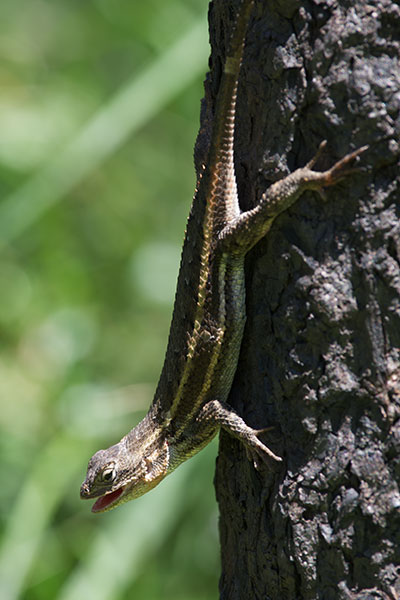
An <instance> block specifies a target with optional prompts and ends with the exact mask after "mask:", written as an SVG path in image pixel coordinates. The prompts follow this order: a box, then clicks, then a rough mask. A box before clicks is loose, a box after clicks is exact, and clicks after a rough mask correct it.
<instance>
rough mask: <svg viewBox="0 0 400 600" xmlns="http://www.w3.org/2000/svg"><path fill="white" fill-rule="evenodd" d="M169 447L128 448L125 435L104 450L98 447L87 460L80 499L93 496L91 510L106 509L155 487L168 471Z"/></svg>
mask: <svg viewBox="0 0 400 600" xmlns="http://www.w3.org/2000/svg"><path fill="white" fill-rule="evenodd" d="M168 459H169V451H168V445H167V444H166V443H165V444H164V447H163V448H158V449H157V452H155V453H154V452H153V455H152V454H148V453H146V452H143V448H141V451H140V452H132V450H131V451H129V450H128V447H127V444H126V438H123V439H122V440H121V441H120V442H119V443H118V444H115V445H114V446H111V447H110V448H108V449H107V450H99V451H98V452H96V454H94V455H93V456H92V458H91V459H90V461H89V464H88V468H87V473H86V479H85V481H84V482H83V483H82V485H81V490H80V496H81V498H83V499H91V498H97V500H96V502H95V503H94V504H93V506H92V512H95V513H98V512H106V511H108V510H111V509H113V508H116V507H117V506H119V505H120V504H122V503H124V502H127V501H128V500H133V499H134V498H138V497H139V496H142V495H143V494H145V493H146V492H148V491H149V490H150V489H152V488H153V487H155V486H156V485H157V484H158V483H159V482H160V481H161V479H163V478H164V477H165V475H166V474H167V472H168Z"/></svg>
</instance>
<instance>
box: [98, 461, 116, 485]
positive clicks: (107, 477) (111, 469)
mask: <svg viewBox="0 0 400 600" xmlns="http://www.w3.org/2000/svg"><path fill="white" fill-rule="evenodd" d="M116 474H117V472H116V470H115V465H108V466H107V467H105V469H104V470H103V471H102V473H101V479H102V480H103V481H105V482H106V483H110V482H111V481H114V479H115V476H116Z"/></svg>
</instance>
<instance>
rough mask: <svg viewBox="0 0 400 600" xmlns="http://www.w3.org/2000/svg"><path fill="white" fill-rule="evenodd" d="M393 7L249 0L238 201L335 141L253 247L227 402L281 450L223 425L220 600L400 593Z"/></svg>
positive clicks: (215, 21)
mask: <svg viewBox="0 0 400 600" xmlns="http://www.w3.org/2000/svg"><path fill="white" fill-rule="evenodd" d="M237 6H238V2H236V1H234V0H229V1H228V0H215V1H214V3H213V4H212V6H211V11H210V26H211V39H212V44H213V54H212V60H211V75H210V77H209V78H208V80H207V82H206V98H205V102H204V104H203V115H202V129H201V132H200V135H199V139H198V144H197V151H196V161H197V164H199V162H201V160H202V158H203V156H204V151H205V148H206V146H207V139H208V137H207V136H208V132H209V131H210V125H211V123H212V111H213V107H214V102H215V96H216V92H217V90H218V84H219V79H220V74H221V65H222V64H223V57H224V53H225V49H226V45H227V43H228V41H229V32H230V31H231V29H232V22H233V19H234V12H235V10H234V9H235V7H237ZM399 34H400V7H399V3H398V2H394V1H391V0H379V1H378V0H372V1H371V2H366V1H365V0H354V1H351V2H350V1H344V0H335V1H334V0H314V1H309V2H298V1H295V0H268V1H267V0H256V7H255V10H254V14H253V17H252V19H251V24H250V29H249V33H248V38H247V45H246V50H245V57H244V64H243V68H242V71H241V79H240V85H239V100H238V108H237V130H236V158H235V160H236V171H237V178H238V185H239V191H240V198H241V205H242V208H243V209H248V208H250V207H251V206H253V205H254V204H255V203H256V201H257V198H258V197H260V195H261V193H262V191H263V190H264V189H265V188H266V187H267V186H268V185H270V184H271V183H272V182H273V181H274V180H276V179H277V178H279V177H282V176H283V175H285V174H286V173H288V172H289V171H293V170H294V169H295V168H297V167H299V166H303V165H304V164H305V163H306V162H307V161H308V160H309V159H310V158H311V157H312V156H313V155H314V153H315V151H316V149H317V147H318V145H319V143H320V142H321V141H322V140H323V139H326V140H328V150H327V152H326V153H325V156H324V157H323V159H322V160H321V161H320V163H319V164H318V165H317V167H319V168H320V169H323V168H326V167H329V166H330V165H331V164H333V162H334V161H335V160H337V159H339V158H340V157H342V156H343V155H344V154H346V153H347V152H349V151H350V150H351V149H355V148H357V147H359V146H362V145H364V144H369V146H370V148H369V150H368V151H367V152H366V153H365V154H364V155H363V156H362V159H361V161H360V166H361V167H362V170H361V172H360V173H356V174H354V175H352V176H351V177H349V178H348V179H346V180H345V181H343V182H342V183H340V184H338V185H337V186H336V187H335V188H331V189H329V190H327V200H326V201H325V202H324V201H322V199H321V198H320V197H319V196H318V195H316V194H313V193H306V194H304V195H303V196H302V197H301V198H300V200H299V201H298V202H297V204H296V205H295V206H294V207H293V208H291V209H290V210H289V211H287V212H286V213H283V214H282V215H281V216H280V217H279V218H278V219H277V220H276V222H275V224H274V226H273V228H272V230H271V232H270V233H269V235H268V236H267V238H266V239H265V240H263V241H262V242H261V243H259V244H258V245H257V246H256V247H255V248H254V250H253V251H252V252H251V254H250V255H249V256H248V259H247V263H246V268H247V307H248V320H247V325H246V331H245V338H244V342H243V346H242V352H241V357H240V363H239V367H238V372H237V375H236V379H235V382H234V386H233V389H232V392H231V396H230V402H231V403H232V404H233V406H235V407H236V408H237V410H238V411H239V412H240V413H241V414H242V415H243V416H244V417H245V419H246V420H247V422H248V423H249V424H251V425H252V426H253V427H259V428H260V427H266V426H272V427H273V429H272V430H271V431H268V432H266V433H264V434H263V436H262V439H263V441H264V442H265V443H268V444H269V445H270V447H271V449H272V450H273V451H274V452H276V453H278V454H280V455H281V456H282V457H283V458H284V463H283V466H281V465H274V464H271V466H270V468H267V467H265V468H264V467H263V468H262V469H261V470H260V471H258V472H257V471H255V470H254V468H253V466H252V464H251V463H250V462H249V461H248V460H247V458H246V454H245V451H244V448H243V447H242V446H241V445H240V443H238V442H236V441H235V440H234V439H232V438H231V437H229V435H224V434H223V433H222V434H221V443H220V456H219V458H218V461H217V472H216V489H217V497H218V502H219V507H220V513H221V516H220V534H221V544H222V575H221V581H220V594H221V598H223V599H224V600H225V599H226V600H248V599H249V600H257V599H263V600H267V599H271V600H278V599H279V600H294V599H301V600H309V599H321V600H331V599H332V600H333V599H337V598H339V599H346V600H347V599H349V600H350V599H352V600H353V599H357V600H361V599H363V600H366V599H367V598H368V599H370V598H374V599H378V598H379V599H380V598H382V599H383V598H385V599H396V598H400V493H399V480H400V460H399V454H400V452H399V450H400V419H399V414H400V389H399V382H400V225H399V216H400V170H399V152H400V151H399V139H400V135H399V134H400V59H399V57H400V35H399Z"/></svg>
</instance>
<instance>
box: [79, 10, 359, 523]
mask: <svg viewBox="0 0 400 600" xmlns="http://www.w3.org/2000/svg"><path fill="white" fill-rule="evenodd" d="M253 3H254V0H243V1H242V4H241V6H240V8H239V12H238V15H237V19H236V28H235V31H234V34H233V36H232V39H231V45H230V51H229V53H228V56H227V58H226V63H225V69H224V73H223V76H222V80H221V84H220V90H219V93H218V99H217V106H216V111H215V119H214V128H213V134H212V140H211V145H210V150H209V157H208V163H207V166H205V167H204V169H203V173H202V176H201V177H200V180H199V182H198V186H197V189H196V192H195V196H194V200H193V205H192V210H191V213H190V215H189V220H188V224H187V229H186V236H185V241H184V246H183V251H182V259H181V267H180V272H179V277H178V285H177V292H176V298H175V306H174V313H173V318H172V323H171V329H170V334H169V341H168V347H167V353H166V357H165V362H164V366H163V370H162V373H161V377H160V381H159V383H158V386H157V390H156V393H155V396H154V400H153V402H152V404H151V406H150V409H149V412H148V414H147V415H146V417H145V418H144V419H143V420H142V421H141V422H140V423H139V424H138V425H137V426H136V427H134V428H133V429H132V430H131V431H130V432H129V433H128V434H127V435H126V436H125V437H123V438H122V440H121V441H120V442H119V443H117V444H115V445H114V446H111V447H110V448H108V449H107V450H99V451H98V452H97V453H96V454H95V455H94V456H93V457H92V458H91V460H90V461H89V466H88V471H87V476H86V479H85V481H84V483H83V484H82V487H81V497H82V498H98V500H97V501H96V502H95V504H94V506H93V508H92V510H93V511H94V512H105V511H107V510H111V509H112V508H115V507H116V506H119V505H120V504H122V503H123V502H127V501H128V500H132V499H134V498H137V497H139V496H141V495H143V494H145V493H146V492H148V491H149V490H150V489H152V488H153V487H154V486H156V485H157V484H158V483H159V482H160V481H161V480H162V479H163V478H164V477H165V476H166V475H168V474H169V473H171V472H172V471H173V470H174V469H176V467H177V466H178V465H180V464H181V463H182V462H183V461H185V460H187V459H188V458H190V457H191V456H193V455H194V454H196V453H197V452H199V451H200V450H201V449H202V448H203V447H204V446H205V445H206V444H208V443H209V442H210V441H211V439H212V438H213V437H214V436H215V435H216V434H217V432H218V431H219V429H220V428H221V427H222V428H224V429H226V430H227V431H229V432H230V433H231V434H232V435H234V436H235V437H237V438H239V439H240V440H241V441H242V442H243V443H244V444H245V446H246V449H247V450H248V453H249V455H250V457H252V458H253V460H254V462H255V464H256V465H257V462H258V459H259V458H261V459H263V460H265V461H268V460H271V459H273V460H275V461H280V460H281V458H280V457H278V456H276V455H275V454H274V453H273V452H272V451H271V450H270V449H269V448H267V446H265V445H264V444H263V443H262V442H261V441H260V440H259V438H258V435H259V434H260V433H261V431H258V430H254V429H252V428H251V427H249V426H248V425H246V423H245V422H244V421H243V419H242V418H241V417H240V416H239V415H238V414H237V413H236V412H235V411H234V410H233V409H232V407H230V406H229V405H228V404H227V403H226V401H227V398H228V395H229V391H230V388H231V385H232V380H233V376H234V373H235V370H236V366H237V361H238V356H239V351H240V344H241V340H242V336H243V329H244V325H245V321H246V314H245V289H244V270H243V264H244V257H245V255H246V253H247V252H248V250H249V249H250V248H252V247H253V246H254V244H256V243H257V241H258V240H259V239H260V238H262V237H263V236H264V235H266V233H267V232H268V230H269V229H270V227H271V224H272V223H273V221H274V219H275V218H276V217H277V216H278V215H279V214H280V213H281V212H282V211H284V210H286V209H287V208H289V206H291V205H292V204H293V203H294V202H295V201H296V200H297V198H298V197H299V196H300V195H301V194H302V193H303V192H304V191H305V190H308V189H311V190H317V191H321V190H322V189H323V188H324V187H326V186H330V185H334V184H335V183H337V181H339V180H340V179H342V178H343V177H345V176H346V175H347V174H348V173H349V172H351V171H350V170H349V169H348V167H349V165H350V163H351V162H352V161H353V160H354V159H355V158H356V157H357V156H358V155H359V154H360V153H361V152H363V151H364V150H365V147H364V148H360V149H359V150H357V151H355V152H352V153H351V154H348V155H347V156H345V157H344V158H343V159H342V160H341V161H339V162H337V163H336V164H335V165H334V166H333V167H332V168H331V169H329V170H328V171H325V172H322V173H319V172H316V171H313V170H312V167H313V165H314V163H315V160H316V158H317V157H315V159H313V160H312V161H310V163H308V164H307V165H306V166H305V167H304V168H302V169H298V170H296V171H295V172H294V173H292V174H290V175H289V176H287V177H286V178H285V179H283V180H281V181H278V182H277V183H274V184H273V185H272V186H271V187H270V188H269V189H268V190H267V191H266V192H265V194H263V196H262V197H261V199H260V202H259V203H258V205H257V206H256V207H255V208H254V209H252V210H250V211H247V212H241V210H240V208H239V201H238V195H237V189H236V179H235V169H234V159H233V142H234V121H235V108H236V92H237V85H238V78H239V71H240V65H241V61H242V54H243V47H244V40H245V35H246V30H247V27H248V21H249V18H250V14H251V10H252V7H253ZM322 146H323V145H321V148H320V150H321V149H322Z"/></svg>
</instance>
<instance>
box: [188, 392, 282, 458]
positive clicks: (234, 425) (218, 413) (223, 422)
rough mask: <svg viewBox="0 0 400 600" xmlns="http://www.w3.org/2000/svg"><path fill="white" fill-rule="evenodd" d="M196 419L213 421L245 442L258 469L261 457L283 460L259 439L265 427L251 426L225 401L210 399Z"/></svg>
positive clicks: (247, 451)
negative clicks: (256, 427)
mask: <svg viewBox="0 0 400 600" xmlns="http://www.w3.org/2000/svg"><path fill="white" fill-rule="evenodd" d="M196 420H197V421H198V422H204V421H211V422H212V423H214V424H215V425H217V426H218V427H222V429H225V431H228V432H229V433H230V434H231V435H233V436H234V437H236V438H237V439H239V440H240V441H241V442H243V444H244V445H245V448H246V454H247V457H248V458H249V460H250V461H252V462H253V464H254V467H255V468H256V469H259V468H260V458H261V459H262V461H263V462H267V463H268V461H269V460H270V459H273V460H275V461H277V462H281V461H282V458H281V457H280V456H277V455H276V454H275V453H274V452H272V450H270V449H269V448H268V446H265V444H263V443H262V442H261V441H260V440H259V439H258V437H257V436H258V435H259V434H260V433H262V432H263V431H264V429H253V428H252V427H249V425H247V424H246V423H245V422H244V420H243V419H242V417H241V416H240V415H238V413H237V412H236V411H235V410H234V409H233V408H232V407H231V406H229V404H226V403H225V402H220V401H219V400H210V401H209V402H207V404H205V405H204V406H203V407H202V409H201V411H200V413H199V415H198V416H197V419H196Z"/></svg>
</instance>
